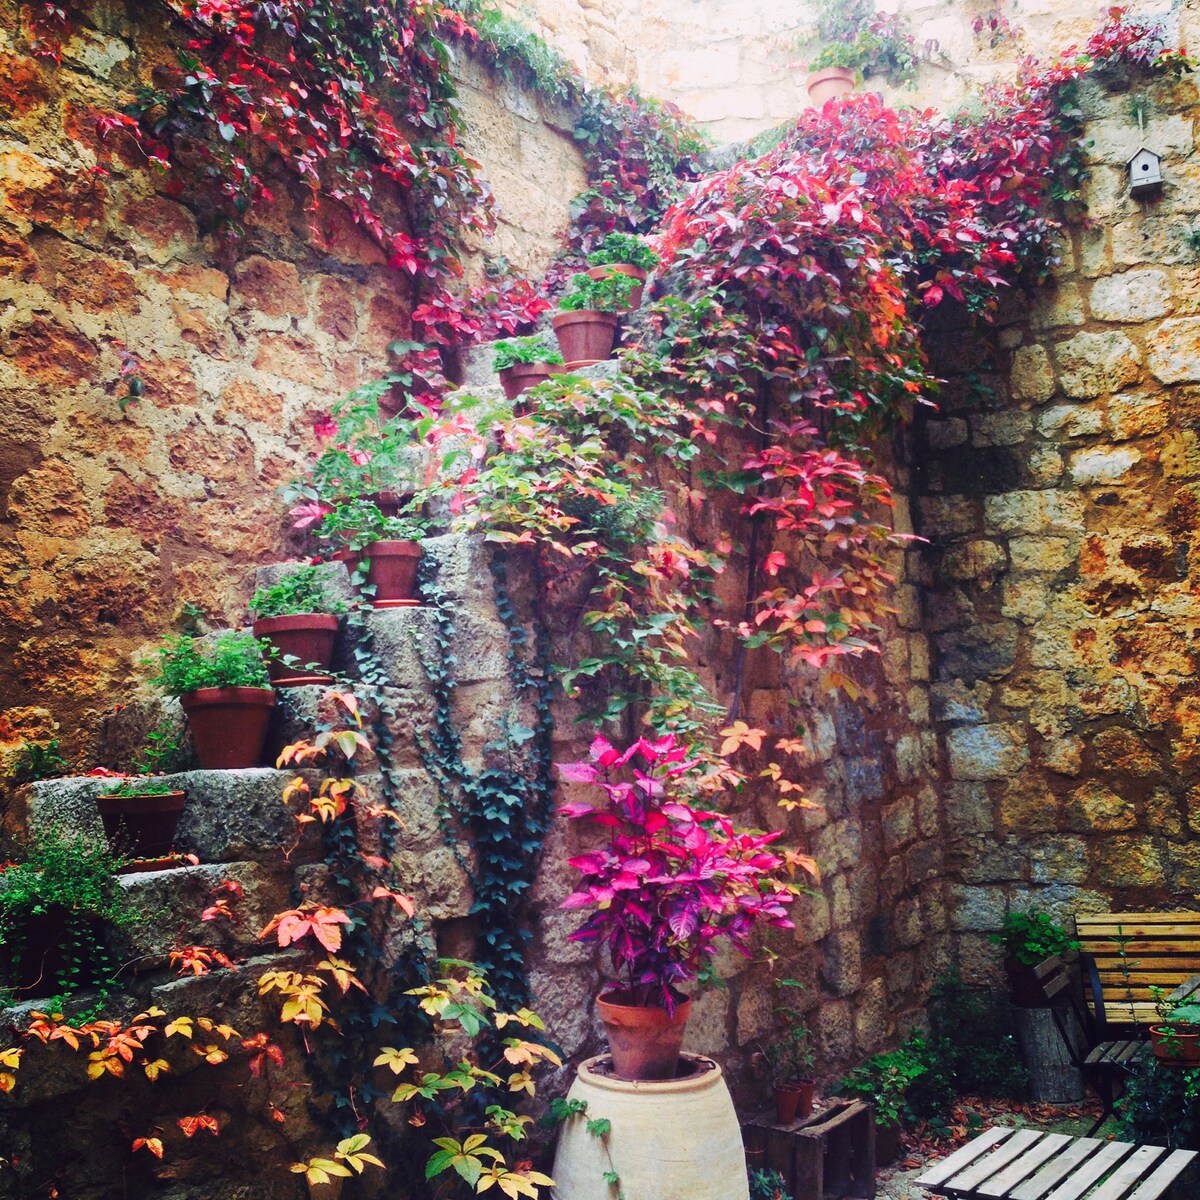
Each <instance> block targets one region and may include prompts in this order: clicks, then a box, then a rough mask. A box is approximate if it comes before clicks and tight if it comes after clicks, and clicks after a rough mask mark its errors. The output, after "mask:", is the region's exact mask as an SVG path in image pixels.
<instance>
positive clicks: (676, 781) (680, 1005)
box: [559, 736, 795, 1080]
mask: <svg viewBox="0 0 1200 1200" xmlns="http://www.w3.org/2000/svg"><path fill="white" fill-rule="evenodd" d="M630 763H632V764H633V766H632V767H631V770H632V774H633V779H632V781H629V780H623V779H619V778H616V776H617V774H618V773H619V772H621V770H622V768H625V767H626V766H627V765H629V764H630ZM695 767H696V764H695V762H693V761H689V759H688V752H687V748H686V747H685V746H683V745H680V744H678V743H676V741H675V739H674V737H672V736H668V737H665V738H662V739H660V740H658V741H654V742H648V741H645V740H644V739H641V740H639V741H637V742H635V743H634V744H633V745H632V746H631V747H630V748H629V749H628V750H626V751H625V752H624V753H619V752H618V751H617V750H615V749H614V748H613V747H612V746H611V745H610V744H609V743H608V742H607V741H605V739H604V738H602V737H598V738H596V740H595V742H594V743H593V744H592V749H591V761H590V762H586V763H584V762H580V763H571V764H567V765H560V766H559V775H560V777H561V778H562V779H564V780H567V781H569V782H574V783H586V784H594V785H596V786H598V787H599V788H601V789H602V790H603V793H604V796H605V800H604V802H603V803H602V804H601V805H600V806H599V807H593V806H592V805H590V804H587V803H571V804H566V805H563V806H562V808H561V809H560V811H561V812H562V813H563V814H564V815H565V816H567V817H569V818H571V819H574V820H583V821H588V822H594V823H595V824H596V825H597V826H599V827H600V828H602V829H604V830H605V831H606V833H607V835H608V839H609V840H608V842H607V844H606V845H604V846H602V847H600V848H598V849H596V850H592V851H589V852H587V853H586V854H582V855H579V856H578V857H576V858H573V859H571V860H570V862H571V865H572V866H573V867H575V868H576V869H577V870H579V871H580V872H581V873H582V878H581V880H580V881H579V884H578V886H577V887H576V890H575V891H574V892H573V893H572V894H571V895H570V896H568V897H567V899H566V900H565V901H564V902H563V907H564V908H568V909H585V908H590V909H594V911H593V912H592V913H591V915H590V916H589V917H588V918H587V919H586V921H585V922H584V924H583V926H582V927H581V928H580V929H578V930H576V931H575V932H574V933H573V934H572V935H571V939H572V940H573V941H577V942H584V943H588V944H594V945H599V946H604V947H606V948H607V950H608V952H609V954H610V955H611V958H612V962H613V965H614V966H615V967H616V969H617V971H618V974H619V976H620V983H618V984H615V985H613V986H611V987H609V988H608V989H606V990H605V991H603V992H602V993H601V995H600V996H599V998H598V999H597V1002H596V1004H597V1010H598V1012H599V1014H600V1019H601V1021H602V1022H603V1024H604V1028H605V1032H606V1033H607V1034H608V1043H609V1049H610V1051H611V1053H612V1058H613V1065H614V1068H615V1071H616V1074H617V1075H618V1076H619V1077H620V1078H622V1079H627V1080H655V1079H670V1078H672V1077H673V1076H674V1074H675V1071H676V1067H677V1064H678V1059H679V1053H680V1047H681V1045H682V1042H683V1034H684V1025H685V1024H686V1021H687V1017H688V1013H689V1011H690V1009H691V1001H690V999H688V998H687V997H686V996H685V995H684V993H683V992H682V990H681V988H682V987H683V986H685V985H686V984H688V983H691V982H694V981H695V980H696V979H698V978H699V977H700V975H701V973H702V972H703V971H704V970H706V969H707V968H708V967H709V966H710V965H711V962H712V959H713V956H714V955H715V953H716V948H717V944H718V943H719V942H720V941H722V940H724V941H727V942H729V943H731V944H732V945H734V946H736V947H739V948H742V947H745V945H746V944H747V943H748V941H749V939H750V936H751V934H752V932H753V929H754V926H755V925H756V924H757V923H760V922H761V923H764V924H767V925H775V926H781V927H784V928H790V927H791V922H790V921H789V920H788V918H787V908H786V906H787V904H788V903H789V902H790V901H791V900H792V898H793V894H794V891H795V888H794V886H793V885H791V884H787V883H784V882H782V881H781V880H780V879H779V877H778V872H779V870H780V867H781V866H782V860H781V859H780V858H779V857H778V856H777V855H775V854H773V853H772V852H771V851H770V850H768V849H767V847H768V845H769V844H770V843H771V842H772V841H774V840H775V839H776V838H777V837H778V836H779V835H778V834H773V833H765V834H764V833H745V832H739V831H737V830H735V829H734V827H733V824H732V823H731V822H730V820H729V818H728V817H726V816H724V815H722V814H721V813H716V812H708V811H701V810H698V809H695V808H693V807H692V806H691V805H689V804H687V803H686V802H685V801H684V799H683V798H682V792H683V789H682V788H681V787H680V786H679V785H680V781H681V777H682V776H685V775H688V774H689V773H691V772H692V771H693V770H694V769H695Z"/></svg>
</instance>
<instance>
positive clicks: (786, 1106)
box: [763, 1019, 817, 1125]
mask: <svg viewBox="0 0 1200 1200" xmlns="http://www.w3.org/2000/svg"><path fill="white" fill-rule="evenodd" d="M763 1058H764V1059H765V1060H766V1063H767V1066H768V1068H769V1069H770V1072H771V1083H772V1085H773V1087H774V1092H775V1120H776V1121H777V1122H778V1123H779V1124H780V1125H790V1124H791V1123H792V1122H793V1121H796V1120H801V1121H803V1120H804V1119H805V1118H806V1117H810V1116H812V1110H813V1093H814V1092H815V1091H816V1086H817V1085H816V1080H814V1079H813V1075H812V1068H813V1047H812V1038H811V1036H810V1035H809V1032H808V1029H807V1027H806V1026H805V1025H804V1023H803V1022H802V1021H800V1020H798V1019H793V1020H791V1021H789V1023H788V1028H787V1031H786V1032H785V1033H784V1034H783V1035H782V1036H781V1037H779V1038H777V1039H776V1040H775V1041H773V1042H767V1043H766V1044H765V1045H764V1046H763Z"/></svg>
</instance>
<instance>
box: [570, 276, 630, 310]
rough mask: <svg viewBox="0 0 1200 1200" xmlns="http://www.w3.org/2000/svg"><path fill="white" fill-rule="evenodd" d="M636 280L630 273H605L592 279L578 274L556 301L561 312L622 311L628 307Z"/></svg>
mask: <svg viewBox="0 0 1200 1200" xmlns="http://www.w3.org/2000/svg"><path fill="white" fill-rule="evenodd" d="M636 287H637V280H636V279H634V278H633V277H632V276H630V275H618V274H613V275H606V276H605V277H604V278H603V279H593V278H592V277H591V276H590V275H584V274H582V273H581V274H579V275H575V276H573V277H572V279H571V286H570V287H569V288H568V289H567V292H566V294H565V295H564V296H563V298H562V299H561V300H560V301H559V302H558V307H559V308H560V309H561V310H562V311H563V312H584V311H592V312H606V313H615V312H624V311H625V310H626V309H627V308H628V307H629V301H630V298H631V297H632V296H633V289H634V288H636Z"/></svg>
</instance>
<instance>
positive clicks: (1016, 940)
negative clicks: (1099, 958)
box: [988, 909, 1079, 1008]
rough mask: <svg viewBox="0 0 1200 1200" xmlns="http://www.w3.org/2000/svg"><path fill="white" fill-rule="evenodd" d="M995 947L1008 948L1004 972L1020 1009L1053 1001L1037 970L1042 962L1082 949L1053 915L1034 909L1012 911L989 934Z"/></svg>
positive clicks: (1037, 1006) (1009, 988) (1005, 951)
mask: <svg viewBox="0 0 1200 1200" xmlns="http://www.w3.org/2000/svg"><path fill="white" fill-rule="evenodd" d="M988 941H990V942H991V943H992V944H993V945H994V946H1003V947H1004V973H1005V974H1006V975H1007V976H1008V990H1009V995H1010V996H1011V997H1012V1002H1013V1003H1014V1004H1015V1005H1017V1007H1018V1008H1046V1007H1047V1006H1048V1004H1049V1001H1047V999H1046V993H1045V991H1044V990H1043V989H1042V985H1041V982H1040V981H1039V980H1038V977H1037V975H1036V974H1035V973H1034V968H1035V967H1036V966H1038V964H1039V963H1042V962H1044V961H1045V960H1046V959H1048V958H1052V957H1054V956H1055V955H1058V956H1060V957H1061V956H1062V955H1065V954H1070V953H1073V952H1074V951H1076V950H1078V949H1079V943H1078V942H1077V941H1076V940H1075V939H1074V938H1073V937H1071V935H1070V934H1069V933H1067V931H1066V930H1065V929H1064V928H1063V927H1062V926H1061V925H1059V924H1058V923H1057V922H1056V921H1055V920H1054V919H1053V918H1052V917H1051V916H1049V914H1047V913H1044V912H1038V911H1037V910H1036V909H1030V910H1029V911H1028V912H1010V913H1007V914H1006V915H1005V917H1004V923H1003V925H1002V926H1001V928H1000V932H999V933H991V934H989V935H988Z"/></svg>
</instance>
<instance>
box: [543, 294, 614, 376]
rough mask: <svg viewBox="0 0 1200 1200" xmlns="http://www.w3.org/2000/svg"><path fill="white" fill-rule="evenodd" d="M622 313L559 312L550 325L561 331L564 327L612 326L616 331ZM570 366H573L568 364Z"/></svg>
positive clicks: (552, 318)
mask: <svg viewBox="0 0 1200 1200" xmlns="http://www.w3.org/2000/svg"><path fill="white" fill-rule="evenodd" d="M620 320H621V314H620V313H610V312H601V311H600V310H599V309H598V308H580V309H577V310H576V311H574V312H559V313H555V314H554V316H552V317H551V318H550V324H551V325H553V326H554V328H555V329H561V328H562V327H563V326H564V325H585V324H592V325H611V326H612V327H613V328H614V329H615V328H616V327H617V325H618V324H619V323H620ZM567 365H568V366H570V365H571V364H570V363H568V364H567Z"/></svg>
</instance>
